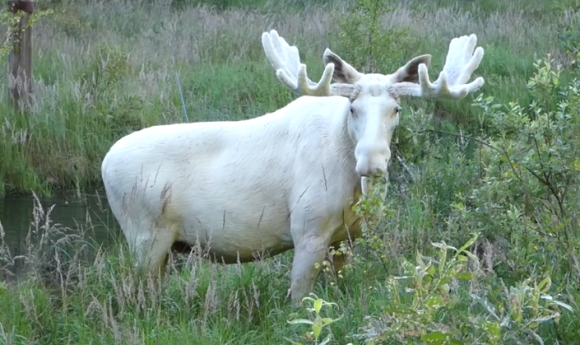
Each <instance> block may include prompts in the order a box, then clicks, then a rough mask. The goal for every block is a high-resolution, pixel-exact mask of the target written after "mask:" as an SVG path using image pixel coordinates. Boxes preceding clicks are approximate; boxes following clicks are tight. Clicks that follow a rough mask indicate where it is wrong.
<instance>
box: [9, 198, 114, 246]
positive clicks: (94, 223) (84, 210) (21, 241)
mask: <svg viewBox="0 0 580 345" xmlns="http://www.w3.org/2000/svg"><path fill="white" fill-rule="evenodd" d="M39 204H40V206H41V208H42V210H44V214H48V218H49V219H50V221H51V222H52V223H53V224H55V223H56V224H59V225H58V226H59V227H62V228H69V230H68V232H78V230H79V229H82V230H83V234H84V235H85V236H86V237H87V239H88V240H90V241H91V243H95V244H97V245H99V244H102V245H104V246H109V245H112V244H113V240H114V239H115V237H117V238H118V237H119V234H120V229H119V225H118V223H117V221H116V220H115V218H114V217H113V214H112V213H111V211H110V209H109V205H108V203H107V200H106V197H105V193H104V191H102V190H99V191H95V192H93V193H78V194H77V193H74V192H68V193H61V194H59V195H55V196H54V197H51V198H39V199H38V202H37V201H36V200H35V197H34V196H32V195H30V196H17V197H11V196H9V197H6V198H4V199H0V224H1V225H2V228H3V229H4V242H5V245H7V247H8V249H9V250H10V253H11V255H12V257H14V256H18V255H23V254H25V251H26V237H27V234H28V232H29V229H30V228H31V227H34V226H35V225H34V224H35V223H36V222H38V221H35V216H34V215H35V208H36V210H37V212H36V213H37V215H38V214H39V212H38V210H39V207H38V205H39ZM51 208H52V209H51ZM40 214H42V212H41V213H40ZM45 221H46V218H42V219H40V221H39V222H40V223H44V222H45ZM1 242H2V241H1V240H0V244H2V243H1Z"/></svg>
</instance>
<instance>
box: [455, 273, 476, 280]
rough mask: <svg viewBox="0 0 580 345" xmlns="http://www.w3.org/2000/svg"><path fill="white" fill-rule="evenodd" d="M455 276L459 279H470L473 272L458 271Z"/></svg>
mask: <svg viewBox="0 0 580 345" xmlns="http://www.w3.org/2000/svg"><path fill="white" fill-rule="evenodd" d="M454 276H455V278H457V279H460V280H472V279H473V277H474V274H473V273H471V272H460V273H456V274H455V275H454Z"/></svg>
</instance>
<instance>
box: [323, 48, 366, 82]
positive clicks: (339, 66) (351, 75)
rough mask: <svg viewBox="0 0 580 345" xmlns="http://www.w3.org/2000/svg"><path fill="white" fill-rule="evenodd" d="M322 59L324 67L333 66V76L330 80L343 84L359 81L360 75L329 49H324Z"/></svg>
mask: <svg viewBox="0 0 580 345" xmlns="http://www.w3.org/2000/svg"><path fill="white" fill-rule="evenodd" d="M322 59H323V60H324V64H325V65H328V64H329V63H332V64H334V74H333V75H332V78H333V79H334V80H335V81H337V82H339V83H345V84H354V83H356V82H357V81H358V80H359V78H360V73H359V72H358V71H357V70H356V69H355V68H354V67H352V66H351V65H349V64H348V63H347V62H346V61H344V60H343V59H341V58H340V56H338V55H336V54H335V53H333V52H332V51H331V50H330V49H328V48H326V50H325V51H324V55H323V56H322Z"/></svg>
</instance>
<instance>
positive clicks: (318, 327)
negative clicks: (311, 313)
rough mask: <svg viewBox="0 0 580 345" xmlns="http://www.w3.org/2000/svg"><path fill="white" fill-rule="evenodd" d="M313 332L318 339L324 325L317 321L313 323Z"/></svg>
mask: <svg viewBox="0 0 580 345" xmlns="http://www.w3.org/2000/svg"><path fill="white" fill-rule="evenodd" d="M312 332H314V338H315V339H318V337H319V336H320V332H322V325H321V324H319V323H315V324H313V325H312Z"/></svg>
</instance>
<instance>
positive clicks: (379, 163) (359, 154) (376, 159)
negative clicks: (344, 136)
mask: <svg viewBox="0 0 580 345" xmlns="http://www.w3.org/2000/svg"><path fill="white" fill-rule="evenodd" d="M355 156H356V168H355V169H356V172H357V173H358V174H359V175H360V176H362V177H370V176H373V175H375V174H377V173H379V172H380V171H382V172H383V173H385V172H386V171H387V164H388V161H389V159H390V158H391V150H390V149H389V148H388V147H380V148H378V147H374V149H369V148H365V147H358V148H357V150H356V154H355Z"/></svg>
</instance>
